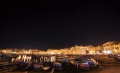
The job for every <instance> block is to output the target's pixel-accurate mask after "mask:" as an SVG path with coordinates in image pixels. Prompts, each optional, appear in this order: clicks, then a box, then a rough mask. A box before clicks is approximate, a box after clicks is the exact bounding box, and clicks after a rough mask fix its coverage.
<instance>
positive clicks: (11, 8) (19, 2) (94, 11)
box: [0, 0, 120, 50]
mask: <svg viewBox="0 0 120 73" xmlns="http://www.w3.org/2000/svg"><path fill="white" fill-rule="evenodd" d="M1 3H2V4H1V5H0V9H1V12H0V17H1V22H0V24H1V25H0V48H26V49H28V48H38V49H42V50H46V49H48V48H54V49H56V48H58V49H60V48H65V47H71V46H74V45H101V44H103V43H105V42H107V41H120V29H119V24H120V4H119V2H117V1H114V0H92V1H91V0H69V1H65V0H56V1H52V0H49V1H46V0H40V1H39V2H35V1H32V0H9V1H6V0H3V1H2V2H1Z"/></svg>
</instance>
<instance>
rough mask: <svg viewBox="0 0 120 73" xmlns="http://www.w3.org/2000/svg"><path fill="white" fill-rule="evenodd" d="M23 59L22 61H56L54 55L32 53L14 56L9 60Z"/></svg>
mask: <svg viewBox="0 0 120 73" xmlns="http://www.w3.org/2000/svg"><path fill="white" fill-rule="evenodd" d="M14 61H24V62H36V63H37V62H54V61H56V57H55V56H40V57H37V56H32V55H29V56H28V55H19V56H17V57H16V58H12V59H11V62H14Z"/></svg>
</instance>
